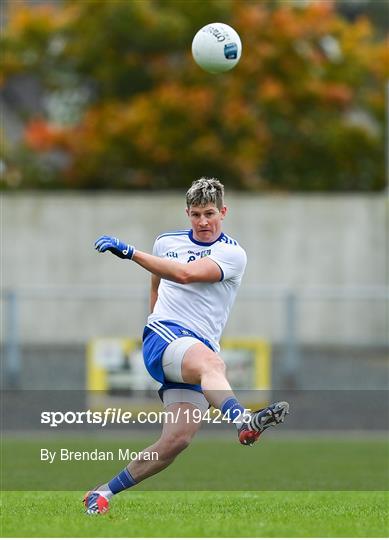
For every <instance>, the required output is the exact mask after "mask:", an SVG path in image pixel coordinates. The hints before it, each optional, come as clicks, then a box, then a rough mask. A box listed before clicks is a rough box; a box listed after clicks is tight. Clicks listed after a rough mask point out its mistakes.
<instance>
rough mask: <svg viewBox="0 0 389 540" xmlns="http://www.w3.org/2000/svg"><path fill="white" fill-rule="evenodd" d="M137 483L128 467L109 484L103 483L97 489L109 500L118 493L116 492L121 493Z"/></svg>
mask: <svg viewBox="0 0 389 540" xmlns="http://www.w3.org/2000/svg"><path fill="white" fill-rule="evenodd" d="M135 484H136V481H135V480H134V479H133V477H132V476H131V474H130V473H129V471H128V470H127V467H126V468H125V469H123V470H122V472H120V473H119V474H118V475H117V476H115V477H114V478H112V480H110V481H109V482H108V483H107V484H103V485H102V486H100V487H99V488H98V489H96V490H95V491H97V493H100V495H102V496H103V497H105V498H106V499H108V500H109V499H110V498H111V497H113V495H116V493H120V492H121V491H124V490H125V489H128V488H130V487H132V486H135Z"/></svg>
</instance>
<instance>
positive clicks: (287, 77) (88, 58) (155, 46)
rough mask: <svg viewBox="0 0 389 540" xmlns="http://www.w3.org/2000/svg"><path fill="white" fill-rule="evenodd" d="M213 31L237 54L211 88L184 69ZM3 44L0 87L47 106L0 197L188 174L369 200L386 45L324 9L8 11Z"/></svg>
mask: <svg viewBox="0 0 389 540" xmlns="http://www.w3.org/2000/svg"><path fill="white" fill-rule="evenodd" d="M216 20H220V21H223V22H226V23H227V24H231V25H232V26H233V27H234V28H236V29H237V30H238V32H239V33H240V35H241V38H242V43H243V55H242V59H241V61H240V63H239V65H238V66H237V67H236V68H235V69H234V70H232V71H231V72H228V73H226V74H223V75H218V76H215V75H210V74H207V73H205V72H202V71H201V70H200V69H199V68H198V66H196V65H195V64H194V62H193V61H192V58H191V55H190V45H191V40H192V38H193V35H194V34H195V32H196V31H197V30H198V29H199V28H200V27H201V26H203V25H204V24H206V23H208V22H211V21H216ZM3 34H4V35H3V36H2V38H1V39H2V43H1V45H2V46H3V49H4V59H3V71H2V79H1V80H2V81H3V84H7V81H8V80H12V77H13V76H14V74H17V73H31V74H33V75H34V77H38V78H39V80H40V81H41V84H42V88H43V92H44V95H45V96H46V98H47V101H46V102H47V103H51V107H50V106H47V107H46V114H45V115H44V116H42V115H40V116H38V117H37V116H36V115H35V116H34V115H31V117H30V118H28V120H27V122H26V125H25V134H24V140H23V141H22V142H21V148H22V154H17V152H16V155H26V156H28V159H27V158H26V159H20V160H19V161H18V165H17V166H18V167H19V173H18V175H16V177H17V178H19V181H18V182H15V171H13V176H12V179H11V180H12V181H11V180H10V179H9V174H8V173H9V171H10V167H8V168H7V174H6V176H5V182H4V187H9V188H15V187H26V186H29V187H30V186H32V185H36V187H48V186H50V187H51V186H53V187H54V186H57V187H69V188H84V189H100V188H110V189H115V188H119V189H123V188H124V189H139V188H141V189H145V188H146V189H169V188H180V187H186V186H187V185H188V183H190V182H191V181H192V180H193V179H194V178H195V177H198V176H202V175H206V176H217V177H220V178H221V179H222V180H223V181H224V182H225V184H226V185H228V186H230V187H234V188H237V189H248V190H304V191H353V190H362V191H370V190H380V189H382V188H383V187H384V159H383V140H384V121H385V120H384V117H385V99H384V87H385V81H386V79H387V78H388V76H389V58H388V47H387V45H388V44H387V42H384V41H383V39H382V38H381V37H378V36H376V35H375V33H374V29H373V27H372V26H371V23H370V22H369V21H368V20H367V19H366V18H363V17H360V18H357V19H356V20H355V22H353V23H350V22H347V21H346V20H344V19H343V18H342V17H341V16H340V15H338V14H337V13H336V11H335V8H334V4H333V2H329V1H322V0H318V1H314V2H311V3H308V4H307V5H305V7H301V6H300V7H298V6H296V5H295V4H292V3H287V2H274V3H272V2H266V1H261V2H253V1H251V0H209V1H207V2H204V1H202V0H186V1H185V2H183V1H181V0H131V1H120V0H89V1H85V2H77V1H75V0H67V1H66V2H64V3H63V4H61V5H59V4H56V5H54V6H53V5H51V6H45V5H38V6H35V5H29V4H28V3H27V4H25V5H23V4H20V3H16V4H12V3H11V5H10V7H9V20H8V27H7V29H6V31H5V32H4V33H3ZM69 96H70V98H71V99H70V98H69ZM54 97H55V99H54ZM61 100H62V102H61ZM69 111H70V112H69ZM53 152H55V155H56V156H59V157H60V159H57V160H54V162H53V160H50V159H48V156H49V155H50V154H52V153H53ZM13 154H14V155H15V150H13ZM9 159H10V157H9V153H6V162H8V161H9ZM42 159H43V161H44V162H45V163H46V162H49V163H51V165H50V167H49V170H48V168H47V167H46V169H45V168H44V169H43V171H42V172H40V171H41V169H40V168H41V167H42V165H41V164H42ZM34 160H35V162H36V163H35V165H34V166H32V165H31V162H32V161H34ZM14 163H16V161H15V160H14ZM53 163H54V164H53ZM11 169H12V167H11ZM37 171H38V172H37ZM42 174H43V175H45V174H48V175H49V181H48V180H47V179H46V181H45V182H42Z"/></svg>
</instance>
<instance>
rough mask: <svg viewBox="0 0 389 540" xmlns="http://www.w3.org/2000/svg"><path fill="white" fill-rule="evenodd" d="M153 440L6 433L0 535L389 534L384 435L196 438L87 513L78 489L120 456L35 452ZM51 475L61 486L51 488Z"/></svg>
mask: <svg viewBox="0 0 389 540" xmlns="http://www.w3.org/2000/svg"><path fill="white" fill-rule="evenodd" d="M150 442H151V441H150V440H139V439H138V440H135V439H134V440H132V441H128V440H127V441H123V440H121V441H120V440H113V439H112V440H107V439H106V440H99V441H96V440H90V439H84V440H83V441H81V440H74V439H65V440H64V439H62V440H60V439H56V440H53V439H52V440H51V441H42V440H31V439H29V440H23V441H21V440H6V441H3V443H2V484H3V489H4V488H5V491H3V494H2V504H1V510H2V518H1V531H0V532H1V535H2V536H3V537H262V536H266V537H312V536H313V537H388V536H389V511H388V508H389V491H388V483H389V482H388V456H389V452H388V442H387V440H385V439H379V440H374V439H368V438H367V439H352V438H349V439H346V438H344V439H341V438H339V437H338V438H337V439H326V438H323V437H321V438H320V437H319V438H307V437H306V436H305V438H278V437H267V438H266V439H264V440H263V441H261V444H260V445H259V444H258V445H256V446H254V447H253V448H244V447H242V446H240V445H239V444H237V443H236V441H235V440H234V441H232V440H231V439H230V438H229V439H228V440H223V439H215V438H214V439H212V438H211V439H209V438H208V439H204V438H199V439H198V440H196V441H194V443H193V445H191V447H190V448H189V449H188V450H186V451H185V452H184V453H183V454H182V455H181V456H180V457H179V458H178V459H177V460H176V462H175V463H174V464H173V465H172V466H171V467H169V468H168V469H167V470H165V471H163V472H162V473H160V474H159V475H157V476H155V477H154V478H150V479H149V480H147V481H145V482H143V483H141V484H140V485H139V486H137V487H135V488H133V489H131V490H129V491H127V492H125V493H122V494H120V495H118V496H117V497H115V498H114V499H113V501H112V503H111V509H110V511H109V513H108V514H106V515H103V516H86V515H85V514H84V512H83V506H82V503H81V499H82V495H83V491H82V490H83V489H85V490H86V489H88V488H90V487H92V486H93V485H94V484H96V483H97V482H99V481H103V480H108V479H109V478H110V477H111V476H112V475H113V474H115V473H117V472H118V471H119V470H121V468H122V467H124V463H118V462H110V463H96V462H86V463H85V462H84V463H74V464H70V463H68V464H66V463H57V464H53V465H51V466H48V465H47V464H46V465H45V464H40V465H39V460H38V450H39V448H40V447H42V446H49V447H51V448H52V449H53V448H57V449H58V448H60V447H67V448H73V449H80V448H82V449H86V448H94V447H95V446H99V448H104V449H108V448H110V449H114V448H118V447H127V446H128V445H129V447H130V448H131V449H133V450H137V449H141V448H142V447H144V446H145V445H146V444H148V443H150ZM55 479H57V481H56V480H55ZM54 485H55V486H56V489H57V490H58V491H51V489H52V486H54ZM45 489H46V491H44V490H45ZM16 490H18V491H16ZM32 490H35V491H32ZM190 490H192V491H190ZM234 490H236V491H234Z"/></svg>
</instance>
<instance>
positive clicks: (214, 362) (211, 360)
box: [205, 354, 226, 375]
mask: <svg viewBox="0 0 389 540" xmlns="http://www.w3.org/2000/svg"><path fill="white" fill-rule="evenodd" d="M205 371H206V372H217V373H221V374H222V375H225V374H226V365H225V363H224V361H223V360H222V358H220V356H219V355H217V354H210V355H209V357H208V358H206V362H205Z"/></svg>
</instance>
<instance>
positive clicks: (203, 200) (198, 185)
mask: <svg viewBox="0 0 389 540" xmlns="http://www.w3.org/2000/svg"><path fill="white" fill-rule="evenodd" d="M207 204H214V205H215V206H216V207H217V208H218V209H219V210H221V209H222V208H223V206H224V186H223V184H222V183H221V182H219V180H217V178H199V179H198V180H195V181H194V182H193V183H192V185H191V187H190V188H189V189H188V191H187V192H186V205H187V207H188V208H189V207H190V206H206V205H207Z"/></svg>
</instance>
